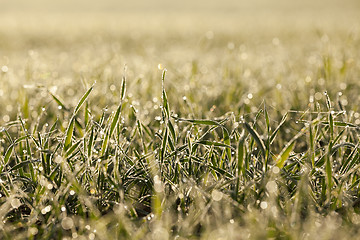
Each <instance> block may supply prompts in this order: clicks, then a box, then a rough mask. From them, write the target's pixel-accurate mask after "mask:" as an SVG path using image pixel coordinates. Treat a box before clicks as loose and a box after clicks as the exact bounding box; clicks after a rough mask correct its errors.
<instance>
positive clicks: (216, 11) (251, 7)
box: [0, 0, 360, 27]
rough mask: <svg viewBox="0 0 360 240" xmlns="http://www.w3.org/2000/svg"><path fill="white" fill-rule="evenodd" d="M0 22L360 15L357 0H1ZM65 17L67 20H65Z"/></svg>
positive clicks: (211, 21) (212, 21)
mask: <svg viewBox="0 0 360 240" xmlns="http://www.w3.org/2000/svg"><path fill="white" fill-rule="evenodd" d="M0 4H1V7H0V20H1V23H0V27H1V26H4V25H5V26H9V25H11V26H18V27H19V26H20V27H24V26H27V25H31V24H33V25H38V24H40V25H42V24H51V23H55V22H56V23H58V22H62V23H63V24H65V25H66V24H69V25H72V26H77V25H79V26H81V25H87V26H92V25H94V26H95V25H99V24H104V25H108V26H117V25H124V26H126V25H127V26H129V25H138V26H139V25H151V24H163V25H164V26H166V25H169V26H171V25H172V24H175V25H182V24H188V23H191V25H192V26H195V27H196V26H198V25H203V26H209V27H210V26H220V27H224V25H236V24H240V25H241V24H242V25H251V24H260V25H261V24H262V25H266V24H269V23H273V22H276V23H277V24H285V23H286V24H314V25H316V24H320V25H321V24H335V25H336V24H341V23H342V22H344V21H347V22H348V21H349V19H354V23H355V22H356V20H359V17H358V16H360V1H358V0H319V1H316V0H303V1H288V0H272V1H268V0H252V1H248V0H247V1H245V0H242V1H239V0H223V1H204V0H200V1H191V0H184V1H174V0H155V1H148V0H146V1H145V0H132V1H115V0H102V1H91V0H90V1H89V0H88V1H85V0H78V1H70V0H63V1H59V0H55V1H45V0H33V1H27V0H12V1H10V0H5V1H4V0H1V1H0ZM69 20H70V22H68V21H69Z"/></svg>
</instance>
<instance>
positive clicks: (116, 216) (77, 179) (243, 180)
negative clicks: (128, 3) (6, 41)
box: [0, 32, 360, 239]
mask: <svg viewBox="0 0 360 240" xmlns="http://www.w3.org/2000/svg"><path fill="white" fill-rule="evenodd" d="M312 34H313V33H312ZM312 34H309V36H308V37H309V39H311V40H314V38H315V37H314V36H313V35H312ZM329 34H330V33H329ZM196 36H197V37H198V38H199V39H200V40H201V41H200V43H202V42H204V41H212V42H207V44H201V46H198V49H197V50H196V51H198V52H199V53H198V55H196V56H195V57H194V58H195V59H194V60H193V61H191V62H186V61H188V60H186V58H182V57H179V58H180V59H179V60H174V59H171V60H169V59H168V60H166V59H167V58H164V59H165V60H164V63H163V64H164V65H166V66H167V69H168V70H167V71H166V70H163V71H162V72H159V71H157V70H154V69H155V67H154V66H152V65H151V64H150V63H149V65H147V64H145V63H144V62H142V61H143V60H139V58H138V57H139V56H137V55H136V54H135V53H132V52H126V49H125V50H124V53H123V52H114V51H115V50H114V49H116V47H114V49H113V48H111V49H108V48H107V46H108V44H110V43H113V41H114V39H116V40H118V41H120V42H121V41H125V40H123V39H122V38H120V39H118V38H116V36H111V35H110V36H108V38H106V37H105V36H104V39H102V40H98V41H100V43H101V44H100V45H99V46H102V47H103V48H105V50H104V49H102V50H101V51H104V53H103V54H99V52H95V53H89V52H87V51H86V49H84V48H83V47H82V46H79V44H80V43H79V42H76V41H77V40H76V39H75V40H74V41H75V42H74V43H73V44H74V45H76V44H78V45H77V46H78V48H76V49H75V50H69V51H71V52H70V53H73V52H72V51H75V52H80V53H82V54H83V55H81V54H80V56H84V59H82V58H80V59H76V58H73V57H72V54H69V55H68V57H69V59H68V61H70V62H71V65H72V67H71V68H65V69H62V68H61V66H54V65H51V62H52V61H50V60H51V59H53V60H54V58H55V57H54V55H53V52H52V51H55V52H56V51H58V50H57V49H54V48H53V46H47V47H44V48H40V49H36V51H38V52H39V54H40V55H42V54H45V55H46V53H47V52H48V54H49V56H44V59H37V60H34V59H33V60H31V59H28V61H30V62H32V61H34V62H32V63H33V65H31V64H29V65H27V69H26V71H28V74H29V75H28V78H29V79H28V81H29V84H27V85H33V87H26V88H25V89H24V88H23V89H21V91H20V90H19V91H17V90H16V88H15V87H14V86H12V85H11V84H12V82H11V81H10V79H11V78H14V79H16V81H18V82H20V81H21V80H22V78H21V76H20V75H19V76H18V75H16V71H15V70H14V71H13V73H12V74H13V75H12V76H11V78H10V76H9V74H8V73H0V80H1V81H3V82H4V88H6V89H8V91H9V92H10V93H14V95H11V94H8V93H7V92H5V91H4V93H3V94H4V96H2V95H1V97H2V100H4V106H5V109H0V113H1V118H2V120H1V131H0V138H1V142H0V216H1V221H0V229H1V231H0V238H1V239H70V238H86V239H189V238H191V239H218V238H220V237H223V238H226V239H235V238H236V239H237V238H239V239H266V238H270V239H303V238H307V239H333V238H342V239H344V238H347V239H351V238H355V237H356V236H357V235H358V234H359V230H358V229H359V224H360V215H359V212H360V204H359V200H358V199H359V183H360V173H359V167H360V162H359V161H360V151H359V130H360V128H359V119H360V118H359V117H360V115H359V113H358V111H359V109H358V106H357V102H358V101H357V100H358V94H357V92H356V91H355V90H354V89H356V88H358V83H357V81H356V79H357V77H358V74H359V70H360V69H359V64H357V63H350V62H351V61H350V59H352V62H356V59H358V57H359V56H358V51H356V49H357V48H356V46H358V45H359V39H358V38H356V37H346V36H338V35H337V34H336V32H335V33H334V34H333V35H330V37H332V38H333V39H334V40H333V41H334V42H331V47H332V48H327V46H328V45H327V44H330V43H324V41H323V40H321V39H317V41H315V40H314V42H312V41H309V42H306V43H303V42H301V41H300V40H298V39H292V38H291V37H290V36H286V35H282V36H281V37H284V41H285V42H286V41H289V42H290V43H291V44H290V43H289V45H286V44H284V45H283V46H282V47H281V48H280V47H274V46H273V45H269V43H268V42H264V43H258V45H252V41H251V38H250V37H249V40H247V39H245V40H244V39H243V38H242V37H241V36H232V35H226V34H224V35H222V36H220V37H219V38H218V39H215V40H211V39H207V40H204V36H203V35H201V34H200V33H199V35H196ZM168 39H173V41H175V42H176V43H179V44H180V45H178V49H175V50H176V51H178V53H179V52H182V51H186V47H185V46H187V44H189V43H190V42H193V41H192V40H194V39H190V40H186V39H182V38H180V37H179V36H177V37H176V36H168ZM265 39H266V38H265ZM315 39H316V38H315ZM344 39H347V41H349V42H350V43H349V44H348V45H346V46H344V45H343V41H342V40H344ZM101 41H103V42H101ZM141 41H143V42H141ZM141 41H140V43H143V44H146V39H141ZM159 41H160V40H159ZM188 41H190V42H188ZM229 41H231V42H233V43H234V44H240V43H241V42H242V41H246V42H245V43H243V44H245V45H246V46H248V47H244V46H245V45H244V46H243V45H241V47H240V46H239V47H238V48H235V49H226V51H225V50H224V49H223V47H224V46H228V42H229ZM269 42H270V41H269ZM126 43H127V44H129V45H130V46H132V47H134V46H137V45H136V43H134V42H126ZM160 43H161V44H160ZM160 43H159V44H160V45H161V47H162V48H163V47H165V48H166V47H168V48H171V47H172V46H170V45H168V43H167V38H166V39H165V40H162V42H160ZM97 44H98V42H97ZM306 44H309V48H311V49H310V50H309V49H307V48H305V46H307V45H306ZM230 46H232V45H231V44H230ZM290 46H291V47H290ZM318 46H320V49H319V47H318ZM154 47H155V49H157V50H159V49H162V48H156V46H154ZM293 47H295V50H294V48H293ZM303 48H305V50H304V52H303V51H301V54H299V53H298V52H297V50H299V49H303ZM323 48H325V49H330V50H329V52H327V53H326V54H324V53H323V52H322V51H323V50H324V49H323ZM221 49H222V50H221ZM246 49H247V50H246ZM332 49H333V50H332ZM175 50H174V51H175ZM14 51H15V50H14ZM34 51H35V50H34ZM264 51H265V52H264ZM87 54H90V56H91V57H93V56H97V57H98V58H91V57H86V56H88V55H87ZM92 54H94V55H92ZM121 54H124V55H125V56H127V57H128V56H130V58H131V59H132V60H133V61H134V63H132V62H131V61H132V60H131V61H130V62H131V63H132V64H131V65H130V66H131V67H129V69H128V70H126V71H125V70H124V73H121V70H120V71H118V66H119V65H120V64H123V63H122V60H119V59H122V58H120V56H122V55H121ZM244 54H246V55H244ZM258 54H262V55H258ZM105 55H106V56H105ZM265 55H266V56H268V57H266V56H265ZM161 56H163V55H161ZM175 56H176V54H175ZM179 56H182V55H179ZM214 56H215V57H216V58H215V57H214ZM218 56H221V57H223V59H222V60H220V58H219V57H218ZM245 56H247V57H249V58H250V59H249V61H244V58H245ZM254 56H259V57H258V58H253V57H254ZM269 56H272V57H271V58H270V57H269ZM290 56H291V57H290ZM264 59H265V60H266V64H265V63H264V62H263V61H265V60H264ZM271 59H273V60H271ZM309 59H310V60H311V61H310V60H309ZM13 61H14V62H18V63H17V64H18V65H17V64H15V65H16V66H15V65H14V68H15V67H17V68H19V69H18V71H20V70H24V71H25V69H21V66H20V65H21V64H20V63H21V59H20V58H19V59H15V60H13ZM36 61H40V63H38V62H36ZM42 61H44V62H42ZM54 61H55V60H54ZM145 61H149V62H150V61H151V59H150V58H146V59H145ZM79 62H80V63H82V64H87V65H89V66H91V67H90V70H88V71H85V70H84V71H83V72H81V71H80V70H76V69H75V70H74V68H75V67H74V66H78V65H79ZM309 62H310V63H309ZM313 62H315V63H313ZM41 63H48V64H50V65H47V66H48V67H47V69H46V71H50V72H51V71H55V70H57V71H59V73H58V74H59V75H60V76H59V78H60V79H62V80H63V85H60V84H59V83H58V82H57V81H52V80H51V78H50V77H48V76H47V75H46V74H45V73H43V75H44V76H45V77H44V76H43V75H41V74H40V73H39V71H40V70H41V69H38V68H40V66H42V65H41ZM165 63H166V64H165ZM183 63H184V64H185V63H187V64H188V65H186V66H187V67H184V68H182V66H185V65H182V64H183ZM335 63H336V64H335ZM335 66H341V67H340V68H339V67H338V68H336V67H335ZM10 67H11V66H10ZM71 69H72V70H71ZM84 69H86V68H84ZM68 71H70V72H71V71H72V72H71V73H72V74H73V75H74V76H73V78H74V79H72V80H71V81H68V80H66V79H67V77H66V76H67V72H68ZM140 73H141V74H140ZM55 75H56V74H54V76H55ZM80 75H81V76H82V77H83V79H84V80H83V83H80V82H78V81H77V79H79V78H80V77H79V76H80ZM34 76H38V77H39V78H41V77H43V79H40V80H39V79H37V78H35V77H34ZM78 77H79V78H78ZM93 79H96V80H97V82H96V84H94V85H92V86H91V87H87V88H86V89H85V90H84V91H82V90H80V89H83V88H82V87H81V84H83V85H85V86H86V85H87V81H92V80H93ZM57 80H59V79H57ZM37 81H43V82H44V83H46V84H42V85H41V84H40V83H37ZM219 81H221V82H219ZM35 83H36V84H35ZM37 84H38V85H37ZM325 90H327V92H326V94H325V93H324V91H325ZM340 91H341V93H340ZM15 93H16V94H15ZM15 95H16V96H18V97H19V99H18V100H13V97H12V96H15ZM265 100H266V101H265ZM14 101H15V102H16V104H18V105H19V108H18V110H14V109H13V108H11V107H9V106H10V105H11V106H12V105H14ZM5 120H6V121H5Z"/></svg>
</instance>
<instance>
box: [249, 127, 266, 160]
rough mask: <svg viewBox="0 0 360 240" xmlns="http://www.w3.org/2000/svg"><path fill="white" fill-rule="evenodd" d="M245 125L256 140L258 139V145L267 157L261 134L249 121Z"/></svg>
mask: <svg viewBox="0 0 360 240" xmlns="http://www.w3.org/2000/svg"><path fill="white" fill-rule="evenodd" d="M244 127H245V129H246V130H247V131H248V132H249V133H250V135H251V136H252V137H253V138H254V140H255V141H256V143H257V145H258V147H259V148H260V151H261V153H262V156H263V158H264V159H265V157H266V151H265V144H264V142H263V140H261V137H260V135H259V134H258V133H257V132H256V131H255V129H254V128H253V127H251V126H250V124H248V123H247V122H244Z"/></svg>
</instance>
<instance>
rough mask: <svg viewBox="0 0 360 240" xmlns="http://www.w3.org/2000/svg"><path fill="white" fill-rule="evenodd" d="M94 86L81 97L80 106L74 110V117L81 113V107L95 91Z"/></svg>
mask: <svg viewBox="0 0 360 240" xmlns="http://www.w3.org/2000/svg"><path fill="white" fill-rule="evenodd" d="M93 88H94V85H92V86H91V87H90V88H89V89H88V90H87V91H86V93H85V94H84V95H83V96H82V97H81V99H80V101H79V102H78V104H77V105H76V107H75V110H74V116H75V115H76V114H77V113H78V112H79V110H80V108H81V106H82V105H83V104H84V102H85V101H86V99H87V98H88V97H89V94H90V93H91V91H92V90H93Z"/></svg>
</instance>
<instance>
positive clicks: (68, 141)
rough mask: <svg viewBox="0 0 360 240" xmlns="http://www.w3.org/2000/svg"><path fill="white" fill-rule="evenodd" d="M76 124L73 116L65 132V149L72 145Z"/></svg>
mask: <svg viewBox="0 0 360 240" xmlns="http://www.w3.org/2000/svg"><path fill="white" fill-rule="evenodd" d="M74 125H75V118H74V117H72V118H71V119H70V122H69V125H68V127H67V129H66V132H65V141H64V150H65V151H66V150H67V149H68V148H69V147H70V146H71V140H72V136H73V132H74Z"/></svg>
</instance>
